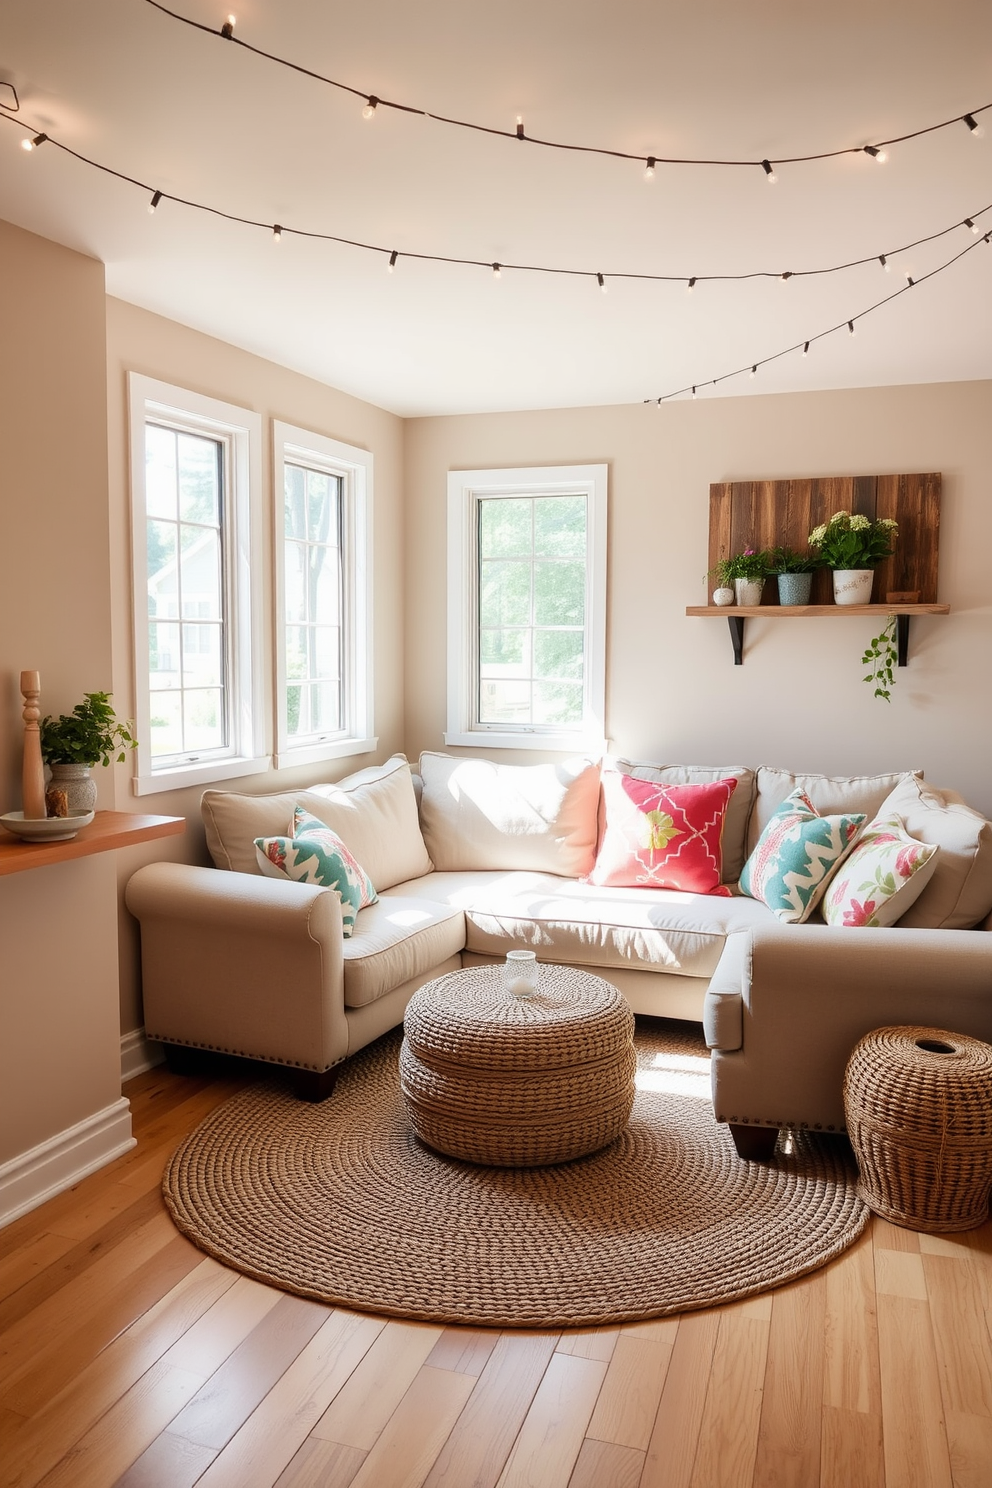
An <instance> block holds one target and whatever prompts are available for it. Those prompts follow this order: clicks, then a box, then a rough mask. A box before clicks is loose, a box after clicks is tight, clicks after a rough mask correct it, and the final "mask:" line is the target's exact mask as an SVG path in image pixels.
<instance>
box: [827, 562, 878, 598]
mask: <svg viewBox="0 0 992 1488" xmlns="http://www.w3.org/2000/svg"><path fill="white" fill-rule="evenodd" d="M833 572H834V604H839V605H859V604H871V586H872V584H873V583H874V581H875V570H874V569H873V568H835V569H834V571H833Z"/></svg>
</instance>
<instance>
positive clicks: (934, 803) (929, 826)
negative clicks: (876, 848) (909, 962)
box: [884, 776, 992, 930]
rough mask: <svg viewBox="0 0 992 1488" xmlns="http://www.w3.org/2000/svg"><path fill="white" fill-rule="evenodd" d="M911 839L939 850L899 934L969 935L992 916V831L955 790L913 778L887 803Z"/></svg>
mask: <svg viewBox="0 0 992 1488" xmlns="http://www.w3.org/2000/svg"><path fill="white" fill-rule="evenodd" d="M892 814H895V815H897V816H899V817H900V818H901V819H902V821H903V823H904V825H905V828H906V831H907V832H908V833H909V835H910V836H911V837H915V838H916V840H917V841H918V842H932V843H936V844H937V846H938V847H939V848H940V851H939V852H938V854H937V866H936V867H935V869H934V872H933V877H932V878H931V879H930V880H929V882H928V883H927V884H926V886H925V887H924V889H923V891H922V893H921V894H920V896H919V898H918V899H917V900H916V902H915V904H912V905H911V906H910V908H909V909H908V910H907V911H906V913H905V914H904V915H903V916H902V918H901V919H900V920H899V928H900V929H902V928H903V926H909V927H910V928H913V929H917V930H970V929H971V928H972V926H974V925H977V924H978V923H979V921H981V920H983V919H985V917H986V915H988V914H989V911H990V910H992V825H990V824H989V823H988V822H987V821H986V820H985V818H984V817H983V816H980V815H979V813H978V812H977V811H973V810H972V808H971V807H970V806H966V805H965V803H964V801H963V800H962V799H961V797H960V796H959V795H958V794H957V793H956V792H955V791H951V790H938V789H937V787H936V786H932V785H930V784H928V782H926V781H925V780H916V779H914V778H913V777H912V776H910V777H909V778H908V779H906V780H904V781H902V782H900V784H899V785H897V786H896V788H895V789H894V790H893V791H892V793H891V794H890V795H889V796H887V797H886V800H885V805H884V815H886V816H889V815H892Z"/></svg>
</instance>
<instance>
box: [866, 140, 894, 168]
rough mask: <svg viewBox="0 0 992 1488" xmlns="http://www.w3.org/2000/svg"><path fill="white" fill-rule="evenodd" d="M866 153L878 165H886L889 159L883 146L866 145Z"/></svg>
mask: <svg viewBox="0 0 992 1488" xmlns="http://www.w3.org/2000/svg"><path fill="white" fill-rule="evenodd" d="M864 151H865V154H866V155H870V156H871V158H872V160H874V162H875V164H876V165H884V164H885V162H886V161H887V160H888V158H889V157H888V155H886V153H885V151H884V150H883V149H882V147H881V145H865V147H864Z"/></svg>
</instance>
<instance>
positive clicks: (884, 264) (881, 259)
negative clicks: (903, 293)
mask: <svg viewBox="0 0 992 1488" xmlns="http://www.w3.org/2000/svg"><path fill="white" fill-rule="evenodd" d="M878 261H879V263H880V264H881V265H882V268H883V269H884V270H885V272H886V273H887V274H891V272H892V270H891V268H890V266H889V261H888V259H887V258H886V256H885V254H884V253H880V254H879V255H878Z"/></svg>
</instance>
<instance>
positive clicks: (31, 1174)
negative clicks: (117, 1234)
mask: <svg viewBox="0 0 992 1488" xmlns="http://www.w3.org/2000/svg"><path fill="white" fill-rule="evenodd" d="M135 1145H136V1141H135V1138H134V1137H132V1135H131V1105H130V1102H129V1101H127V1100H125V1099H124V1097H123V1096H121V1098H120V1100H116V1101H114V1103H113V1105H111V1106H105V1107H104V1109H103V1110H102V1111H97V1112H96V1113H95V1114H94V1115H93V1116H87V1117H86V1120H85V1121H80V1122H78V1123H77V1124H76V1125H75V1126H70V1127H69V1128H68V1129H67V1130H66V1131H61V1132H59V1133H58V1134H57V1135H56V1136H54V1137H49V1139H48V1141H47V1142H41V1143H40V1144H39V1145H38V1146H37V1147H32V1148H31V1150H30V1151H29V1152H22V1153H21V1154H20V1156H19V1157H14V1158H11V1160H10V1162H6V1163H3V1164H0V1229H2V1228H3V1226H4V1225H8V1224H10V1223H11V1222H12V1221H13V1220H15V1219H19V1218H20V1217H21V1215H22V1214H27V1213H28V1211H29V1210H30V1209H37V1207H38V1205H39V1204H43V1203H44V1202H45V1200H46V1199H52V1198H54V1197H55V1195H56V1194H58V1193H61V1192H62V1191H63V1189H66V1188H71V1187H72V1185H73V1184H74V1183H78V1182H79V1180H80V1178H85V1177H87V1175H88V1174H90V1173H95V1172H96V1170H97V1169H98V1168H102V1167H104V1166H105V1165H106V1164H107V1163H109V1162H112V1161H113V1159H114V1158H115V1157H120V1156H121V1155H122V1154H123V1153H125V1152H128V1151H130V1149H131V1148H132V1147H134V1146H135Z"/></svg>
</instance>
